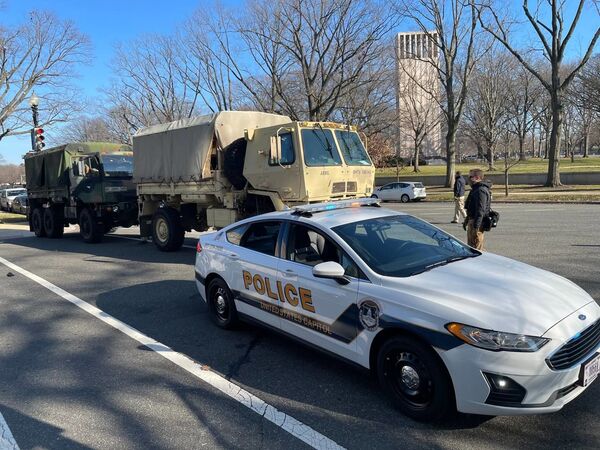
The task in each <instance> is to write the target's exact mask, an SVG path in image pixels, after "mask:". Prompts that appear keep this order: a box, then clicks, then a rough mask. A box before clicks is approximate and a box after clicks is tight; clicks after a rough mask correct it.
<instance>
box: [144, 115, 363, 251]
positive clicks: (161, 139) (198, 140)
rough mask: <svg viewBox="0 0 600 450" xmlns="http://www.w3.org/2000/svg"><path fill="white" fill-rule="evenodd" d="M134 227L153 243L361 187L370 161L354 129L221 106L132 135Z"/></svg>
mask: <svg viewBox="0 0 600 450" xmlns="http://www.w3.org/2000/svg"><path fill="white" fill-rule="evenodd" d="M133 155H134V159H135V164H134V180H135V183H136V186H137V192H138V202H139V214H140V216H139V220H140V234H141V236H142V237H143V238H150V237H152V240H153V241H154V244H155V245H156V246H157V247H158V248H159V249H160V250H163V251H172V250H177V249H178V248H179V247H181V245H182V244H183V239H184V234H185V231H191V230H192V229H194V230H197V231H204V230H207V229H208V228H221V227H224V226H226V225H229V224H231V223H233V222H235V221H237V220H239V219H242V218H244V217H248V216H251V215H255V214H260V213H264V212H269V211H276V210H282V209H284V208H286V207H291V206H294V205H302V204H306V203H311V202H322V201H327V200H334V199H343V198H357V197H365V196H366V197H369V196H370V195H371V193H372V189H373V181H374V177H375V168H374V167H373V164H372V162H371V160H370V158H369V155H368V154H367V152H366V150H365V147H364V146H363V143H362V142H361V140H360V137H359V135H358V133H357V132H356V129H354V128H353V127H348V126H346V125H341V124H337V123H331V122H299V121H292V120H291V119H290V118H289V117H287V116H281V115H277V114H267V113H261V112H255V111H222V112H219V113H215V114H211V115H207V116H200V117H192V118H189V119H183V120H178V121H176V122H171V123H166V124H160V125H154V126H151V127H148V128H145V129H142V130H140V131H138V133H136V135H135V136H134V137H133Z"/></svg>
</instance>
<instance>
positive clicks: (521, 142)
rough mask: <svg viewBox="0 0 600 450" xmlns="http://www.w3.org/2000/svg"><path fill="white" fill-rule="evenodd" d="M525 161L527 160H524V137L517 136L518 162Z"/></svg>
mask: <svg viewBox="0 0 600 450" xmlns="http://www.w3.org/2000/svg"><path fill="white" fill-rule="evenodd" d="M534 145H535V143H534ZM526 159H527V158H525V136H522V135H519V161H525V160H526Z"/></svg>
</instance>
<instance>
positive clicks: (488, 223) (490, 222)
mask: <svg viewBox="0 0 600 450" xmlns="http://www.w3.org/2000/svg"><path fill="white" fill-rule="evenodd" d="M499 220H500V213H498V212H497V211H494V210H492V209H490V212H489V213H488V215H487V216H485V217H484V218H483V222H482V223H481V226H482V228H483V231H490V230H491V229H492V228H496V227H497V226H498V221H499Z"/></svg>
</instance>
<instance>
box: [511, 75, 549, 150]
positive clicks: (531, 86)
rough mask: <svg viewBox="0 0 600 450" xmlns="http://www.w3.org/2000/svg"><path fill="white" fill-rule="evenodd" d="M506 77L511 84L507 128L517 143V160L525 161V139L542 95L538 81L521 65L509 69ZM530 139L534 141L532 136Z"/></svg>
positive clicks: (532, 123) (533, 121)
mask: <svg viewBox="0 0 600 450" xmlns="http://www.w3.org/2000/svg"><path fill="white" fill-rule="evenodd" d="M508 76H509V77H510V78H511V82H510V84H509V86H507V88H508V102H507V113H508V126H509V130H510V131H511V132H512V133H513V134H514V135H515V136H516V137H517V142H518V143H519V160H520V161H525V160H526V157H525V139H526V138H527V134H528V133H529V132H530V131H531V130H532V128H533V126H534V124H535V120H536V116H535V110H534V105H535V102H536V99H537V98H538V96H539V95H541V94H542V93H541V92H540V90H541V89H542V87H541V85H540V84H539V82H538V80H537V79H536V78H535V77H534V76H533V75H532V74H531V73H530V72H529V71H528V70H526V69H525V68H524V67H523V66H522V65H520V67H514V68H511V71H510V73H509V74H508ZM532 139H534V137H533V134H532Z"/></svg>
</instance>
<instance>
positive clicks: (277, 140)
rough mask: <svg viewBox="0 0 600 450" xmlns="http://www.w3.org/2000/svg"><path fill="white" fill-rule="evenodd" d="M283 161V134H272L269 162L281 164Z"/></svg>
mask: <svg viewBox="0 0 600 450" xmlns="http://www.w3.org/2000/svg"><path fill="white" fill-rule="evenodd" d="M280 161H281V136H279V134H278V135H277V136H271V148H270V150H269V162H270V163H271V164H279V162H280Z"/></svg>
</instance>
